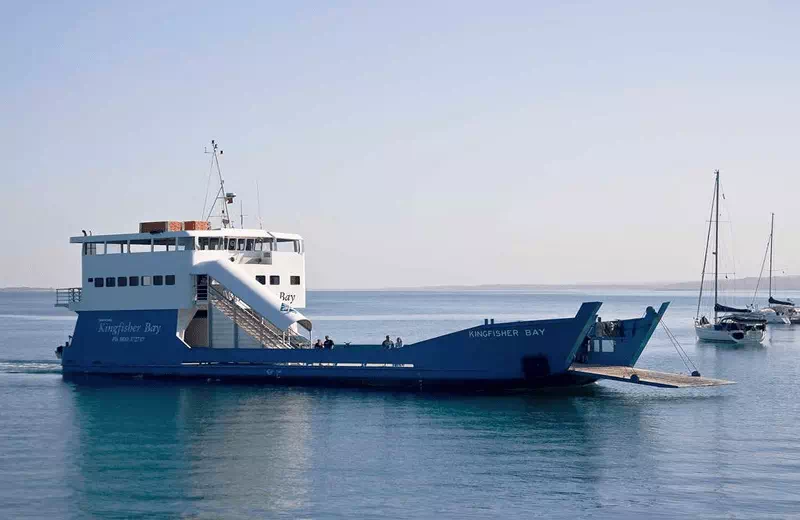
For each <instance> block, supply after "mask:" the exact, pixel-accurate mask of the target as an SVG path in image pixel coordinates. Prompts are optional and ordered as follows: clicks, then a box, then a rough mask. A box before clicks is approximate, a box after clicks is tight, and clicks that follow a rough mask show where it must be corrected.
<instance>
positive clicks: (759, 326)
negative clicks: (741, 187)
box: [694, 170, 767, 343]
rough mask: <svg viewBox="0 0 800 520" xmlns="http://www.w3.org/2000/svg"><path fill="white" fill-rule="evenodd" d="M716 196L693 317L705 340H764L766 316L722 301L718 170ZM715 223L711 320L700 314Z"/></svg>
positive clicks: (732, 341)
mask: <svg viewBox="0 0 800 520" xmlns="http://www.w3.org/2000/svg"><path fill="white" fill-rule="evenodd" d="M714 176H715V184H714V199H713V200H712V203H711V211H712V218H711V220H710V221H709V223H708V238H706V254H705V257H704V258H703V274H702V277H701V279H700V296H699V297H698V299H697V315H696V316H695V320H694V331H695V334H697V338H698V339H700V340H702V341H714V342H723V343H761V342H762V341H764V337H765V336H766V325H767V323H766V320H765V319H764V318H763V317H760V316H754V315H752V312H751V310H750V309H737V308H734V307H727V306H724V305H720V303H719V170H716V171H715V172H714ZM712 226H713V227H714V251H713V255H714V316H713V318H712V319H711V320H709V319H708V318H707V317H706V316H705V315H703V316H701V315H700V306H701V303H702V300H703V285H704V283H705V276H706V261H707V259H708V246H709V242H710V240H711V228H712Z"/></svg>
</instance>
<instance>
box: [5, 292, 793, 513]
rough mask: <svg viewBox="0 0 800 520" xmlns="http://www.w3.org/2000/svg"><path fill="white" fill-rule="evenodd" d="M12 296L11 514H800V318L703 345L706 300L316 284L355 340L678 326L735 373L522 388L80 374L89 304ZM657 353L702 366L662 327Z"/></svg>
mask: <svg viewBox="0 0 800 520" xmlns="http://www.w3.org/2000/svg"><path fill="white" fill-rule="evenodd" d="M53 300H54V296H53V295H52V294H51V293H35V292H26V293H17V292H0V333H1V334H0V337H1V338H2V339H0V517H2V518H13V519H18V518H47V519H50V520H54V519H61V518H177V517H185V518H392V519H394V518H440V519H441V518H459V519H461V518H512V517H513V518H533V517H541V518H570V519H573V518H637V519H639V518H678V517H683V518H747V519H749V518H788V517H793V516H798V515H800V420H798V419H800V385H799V384H798V378H800V327H796V328H792V327H788V326H784V327H775V328H772V329H771V330H770V332H769V340H768V342H767V344H766V345H764V346H763V347H751V348H733V347H728V346H718V345H713V344H697V343H695V340H694V334H693V330H692V327H691V317H692V316H693V314H694V304H695V301H694V295H693V294H690V293H681V292H669V293H635V292H627V291H619V292H614V293H612V294H608V293H594V294H585V293H580V292H559V293H543V292H522V291H507V292H500V291H496V292H489V291H476V292H472V291H464V292H312V293H310V295H309V300H310V302H311V304H310V306H309V308H308V309H307V312H306V314H307V315H309V316H310V317H311V318H313V319H314V324H315V329H316V330H317V331H318V333H319V334H329V335H331V336H333V337H334V339H335V340H336V341H337V342H340V343H341V342H345V341H353V342H363V341H372V342H379V341H380V340H381V338H382V337H383V336H384V335H386V334H390V335H391V336H392V337H396V336H402V337H403V338H404V340H405V341H406V342H407V343H408V342H413V341H415V340H419V339H422V338H425V337H428V336H431V335H435V334H439V333H444V332H449V331H453V330H457V329H459V328H462V327H466V326H471V325H475V324H478V323H482V322H483V318H495V319H497V320H499V321H504V320H514V319H522V318H525V319H528V318H544V317H552V316H567V315H572V314H574V313H575V311H576V310H577V308H578V306H579V304H580V302H581V301H584V300H602V301H605V302H606V304H605V305H604V307H603V309H602V310H601V313H600V314H601V316H603V318H604V319H611V318H613V317H634V316H640V315H641V314H642V312H643V310H644V308H645V307H646V306H647V305H657V304H658V303H660V302H661V301H663V300H671V301H672V307H671V308H670V310H669V311H668V313H667V316H666V322H667V324H668V325H669V326H670V328H671V329H672V331H673V332H674V333H675V334H676V336H677V337H678V339H679V340H680V341H681V343H682V344H683V346H684V348H685V349H686V350H687V352H688V353H689V355H690V356H691V357H692V359H693V360H694V362H695V363H696V364H697V365H698V367H699V368H700V370H701V372H702V373H703V375H707V376H713V377H721V378H726V379H732V380H735V381H737V383H738V384H736V385H733V386H729V387H720V388H710V389H685V390H666V389H653V388H645V387H639V386H634V385H626V384H622V383H609V382H603V383H599V384H596V385H592V386H591V387H588V388H584V389H579V390H570V391H551V392H539V393H529V394H517V395H508V396H481V395H473V396H469V395H466V396H465V395H446V394H415V393H404V392H387V391H375V390H350V389H319V388H312V389H309V388H300V387H289V388H284V387H270V386H255V385H253V386H249V385H232V386H227V385H222V384H218V383H216V384H214V383H209V384H206V383H151V382H146V381H134V382H131V381H117V382H110V383H109V382H104V383H94V384H91V385H90V384H76V383H67V382H64V381H62V379H61V376H60V374H59V365H58V364H56V362H55V359H54V357H53V349H54V348H55V346H56V345H57V344H59V343H61V342H63V341H64V340H65V339H66V336H67V335H68V334H70V333H71V331H72V327H73V324H74V318H73V316H71V315H70V314H69V313H68V312H66V311H63V310H60V309H55V308H53V306H52V303H53ZM639 364H640V365H641V366H645V367H649V368H654V369H659V370H670V371H684V372H685V371H686V369H685V367H684V366H683V365H682V363H681V361H680V359H679V357H678V356H677V354H676V353H675V351H674V349H673V348H672V346H671V344H670V343H669V342H668V341H667V339H666V336H665V335H664V333H663V332H662V331H658V332H657V333H656V335H655V337H654V338H653V340H652V341H651V343H650V345H649V346H648V348H647V349H646V350H645V352H644V355H643V356H642V358H641V360H640V362H639Z"/></svg>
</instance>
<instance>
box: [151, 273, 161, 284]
mask: <svg viewBox="0 0 800 520" xmlns="http://www.w3.org/2000/svg"><path fill="white" fill-rule="evenodd" d="M153 285H164V277H163V276H161V275H160V274H157V275H155V276H153Z"/></svg>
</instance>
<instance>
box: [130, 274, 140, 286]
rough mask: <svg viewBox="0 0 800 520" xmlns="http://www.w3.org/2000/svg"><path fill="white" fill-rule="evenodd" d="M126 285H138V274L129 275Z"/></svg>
mask: <svg viewBox="0 0 800 520" xmlns="http://www.w3.org/2000/svg"><path fill="white" fill-rule="evenodd" d="M128 285H130V286H131V287H138V286H139V277H138V276H131V277H129V278H128Z"/></svg>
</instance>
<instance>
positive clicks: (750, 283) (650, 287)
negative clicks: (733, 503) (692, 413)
mask: <svg viewBox="0 0 800 520" xmlns="http://www.w3.org/2000/svg"><path fill="white" fill-rule="evenodd" d="M767 283H768V282H767V280H765V279H761V281H760V282H759V280H758V278H756V277H748V278H741V279H739V280H720V281H719V289H720V290H721V291H755V290H756V286H757V285H758V290H759V292H766V290H767ZM703 286H704V290H706V291H707V290H713V288H714V281H713V280H706V281H705V283H704V284H703ZM699 287H700V281H699V280H696V281H693V282H649V283H575V284H476V285H425V286H417V287H376V288H360V289H356V288H341V287H340V288H332V289H314V288H309V289H308V290H309V291H576V290H604V289H605V290H607V289H614V290H620V289H622V290H631V291H687V290H691V291H696V290H698V288H699ZM772 288H773V294H780V293H782V292H785V291H800V276H776V277H773V278H772ZM0 291H2V292H46V291H55V288H54V287H25V286H21V287H0Z"/></svg>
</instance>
